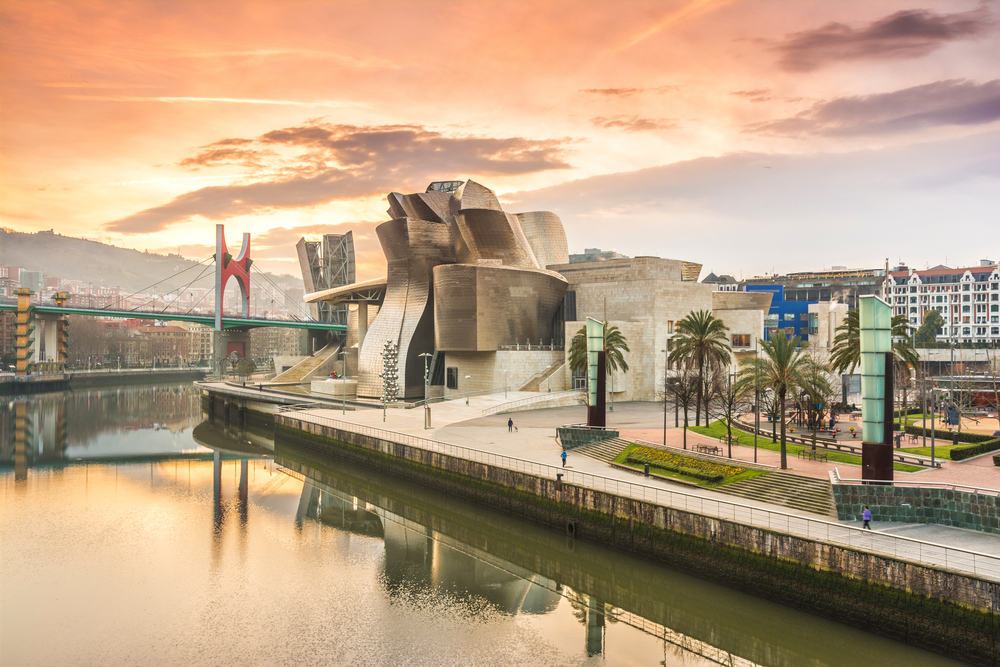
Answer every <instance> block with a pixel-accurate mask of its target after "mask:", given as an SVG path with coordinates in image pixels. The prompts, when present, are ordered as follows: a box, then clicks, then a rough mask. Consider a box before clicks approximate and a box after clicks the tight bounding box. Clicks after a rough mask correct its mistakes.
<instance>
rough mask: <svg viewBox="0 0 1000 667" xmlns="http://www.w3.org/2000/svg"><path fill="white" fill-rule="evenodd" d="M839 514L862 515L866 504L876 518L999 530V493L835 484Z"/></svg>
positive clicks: (840, 515) (848, 515) (879, 519)
mask: <svg viewBox="0 0 1000 667" xmlns="http://www.w3.org/2000/svg"><path fill="white" fill-rule="evenodd" d="M833 497H834V500H836V502H837V516H838V517H839V518H840V519H849V518H851V516H852V515H853V516H854V517H859V516H861V512H862V510H863V509H864V506H865V505H867V506H868V509H870V510H871V512H872V520H874V521H899V522H902V523H936V524H940V525H942V526H955V527H957V528H969V529H971V530H979V531H982V532H984V533H994V534H1000V497H998V496H995V495H993V496H990V495H985V494H982V493H969V492H967V491H955V490H953V489H944V488H939V489H935V488H923V487H921V488H917V487H912V488H908V487H902V486H876V485H865V486H861V485H855V484H834V485H833Z"/></svg>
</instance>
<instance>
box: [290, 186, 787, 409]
mask: <svg viewBox="0 0 1000 667" xmlns="http://www.w3.org/2000/svg"><path fill="white" fill-rule="evenodd" d="M387 199H388V202H389V210H388V215H389V217H390V218H391V220H389V221H388V222H385V223H382V224H381V225H379V226H378V228H377V233H378V239H379V242H380V244H381V246H382V250H383V252H384V253H385V257H386V260H387V264H388V271H387V275H386V276H385V277H384V278H378V279H375V280H368V281H364V282H360V283H353V284H350V285H345V286H338V287H333V288H330V289H324V290H319V291H315V292H312V293H310V294H307V295H306V297H305V298H306V301H307V302H309V303H312V304H320V303H327V304H330V305H331V306H336V305H341V304H349V306H348V307H349V311H348V317H347V323H348V334H347V340H346V350H347V375H348V376H349V377H351V376H356V378H357V390H356V393H357V396H359V397H370V398H377V397H379V396H381V395H382V378H381V376H380V372H381V371H382V365H383V362H382V355H383V348H384V347H385V344H386V342H387V341H392V342H393V343H395V344H396V345H397V346H398V357H397V358H398V361H397V368H398V377H399V379H398V385H399V397H400V398H407V399H409V398H420V397H423V395H424V391H425V382H424V380H425V375H424V374H425V368H426V369H427V375H428V385H429V388H428V389H429V394H430V395H431V396H440V395H444V396H448V395H459V394H464V393H467V392H476V391H483V390H490V389H498V388H502V387H507V388H509V389H510V390H522V391H549V390H551V391H559V390H564V389H570V388H572V387H573V386H574V378H573V375H572V372H571V369H570V368H569V364H568V356H567V355H568V348H569V344H568V343H569V342H570V341H571V340H572V338H573V335H574V334H575V333H576V332H577V331H578V330H579V329H580V327H582V326H583V323H584V322H585V321H586V319H587V318H588V317H593V318H595V319H598V320H607V321H609V323H611V324H614V325H617V326H618V327H619V329H620V330H621V331H622V333H623V334H624V335H625V337H626V339H627V341H628V345H629V347H630V349H631V352H630V353H629V354H628V355H627V357H626V360H627V362H628V364H629V372H628V373H622V372H620V371H619V372H617V373H616V375H615V377H614V378H613V380H614V381H613V383H612V382H609V383H608V385H609V387H611V386H612V385H613V387H614V389H613V392H614V397H615V400H624V401H630V400H631V401H649V400H655V399H656V396H657V389H658V388H662V386H663V382H664V373H665V354H664V352H663V351H664V350H665V349H666V347H667V340H668V339H669V338H670V337H671V336H672V335H673V334H674V325H675V323H676V322H677V321H678V320H681V319H682V318H684V317H685V316H686V315H687V314H688V313H690V312H691V311H697V310H709V311H712V313H713V314H714V315H715V316H716V317H718V318H720V319H722V320H723V321H724V322H725V324H726V326H728V327H729V332H730V343H731V345H732V346H733V351H734V353H735V356H736V357H737V358H739V357H740V356H743V355H745V354H752V352H753V350H754V349H756V347H757V344H758V339H759V338H761V337H763V335H764V320H765V315H766V314H767V312H768V309H769V307H770V303H771V296H772V295H771V293H770V292H723V291H715V285H713V284H705V283H699V282H698V276H699V274H700V272H701V264H697V263H693V262H686V261H681V260H676V259H661V258H658V257H633V258H624V259H609V260H603V261H592V262H575V263H570V261H569V252H568V246H567V243H566V232H565V230H564V229H563V225H562V221H561V220H560V219H559V217H558V216H557V215H555V214H554V213H550V212H548V211H533V212H528V213H508V212H506V211H504V210H503V208H502V207H501V205H500V202H499V201H498V199H497V197H496V195H495V194H494V192H493V191H492V190H490V189H489V188H487V187H485V186H483V185H480V184H479V183H476V182H474V181H471V180H470V181H465V182H461V181H445V182H438V183H433V184H431V186H430V187H428V190H427V192H421V193H417V194H399V193H397V192H393V193H391V194H390V195H389V196H388V198H387ZM338 367H339V364H338ZM352 384H353V383H352Z"/></svg>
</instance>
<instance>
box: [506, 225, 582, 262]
mask: <svg viewBox="0 0 1000 667" xmlns="http://www.w3.org/2000/svg"><path fill="white" fill-rule="evenodd" d="M514 215H515V216H516V217H517V219H518V221H519V222H520V223H521V229H522V230H524V236H525V237H526V238H527V242H528V245H529V246H530V247H531V250H532V251H533V252H534V253H535V259H537V260H538V266H539V268H542V269H544V268H545V267H547V266H553V265H555V264H569V244H568V243H567V242H566V230H565V229H564V228H563V224H562V220H560V219H559V216H558V215H556V214H555V213H550V212H549V211H529V212H527V213H515V214H514Z"/></svg>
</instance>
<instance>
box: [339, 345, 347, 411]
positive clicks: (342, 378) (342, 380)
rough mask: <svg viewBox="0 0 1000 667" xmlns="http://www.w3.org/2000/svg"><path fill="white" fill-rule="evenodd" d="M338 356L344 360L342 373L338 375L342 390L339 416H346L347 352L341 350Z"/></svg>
mask: <svg viewBox="0 0 1000 667" xmlns="http://www.w3.org/2000/svg"><path fill="white" fill-rule="evenodd" d="M340 356H341V357H343V358H344V372H343V373H341V375H340V384H341V387H342V388H343V390H344V391H343V397H344V400H343V401H341V403H340V414H342V415H346V414H347V350H341V351H340Z"/></svg>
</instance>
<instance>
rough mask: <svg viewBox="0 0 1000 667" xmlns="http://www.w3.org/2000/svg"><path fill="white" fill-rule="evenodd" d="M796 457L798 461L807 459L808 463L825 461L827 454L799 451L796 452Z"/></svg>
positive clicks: (807, 450)
mask: <svg viewBox="0 0 1000 667" xmlns="http://www.w3.org/2000/svg"><path fill="white" fill-rule="evenodd" d="M798 457H799V458H800V459H809V460H810V461H827V460H828V458H827V453H826V452H822V451H819V450H818V449H817V450H815V451H814V450H812V449H800V450H799V452H798Z"/></svg>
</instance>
